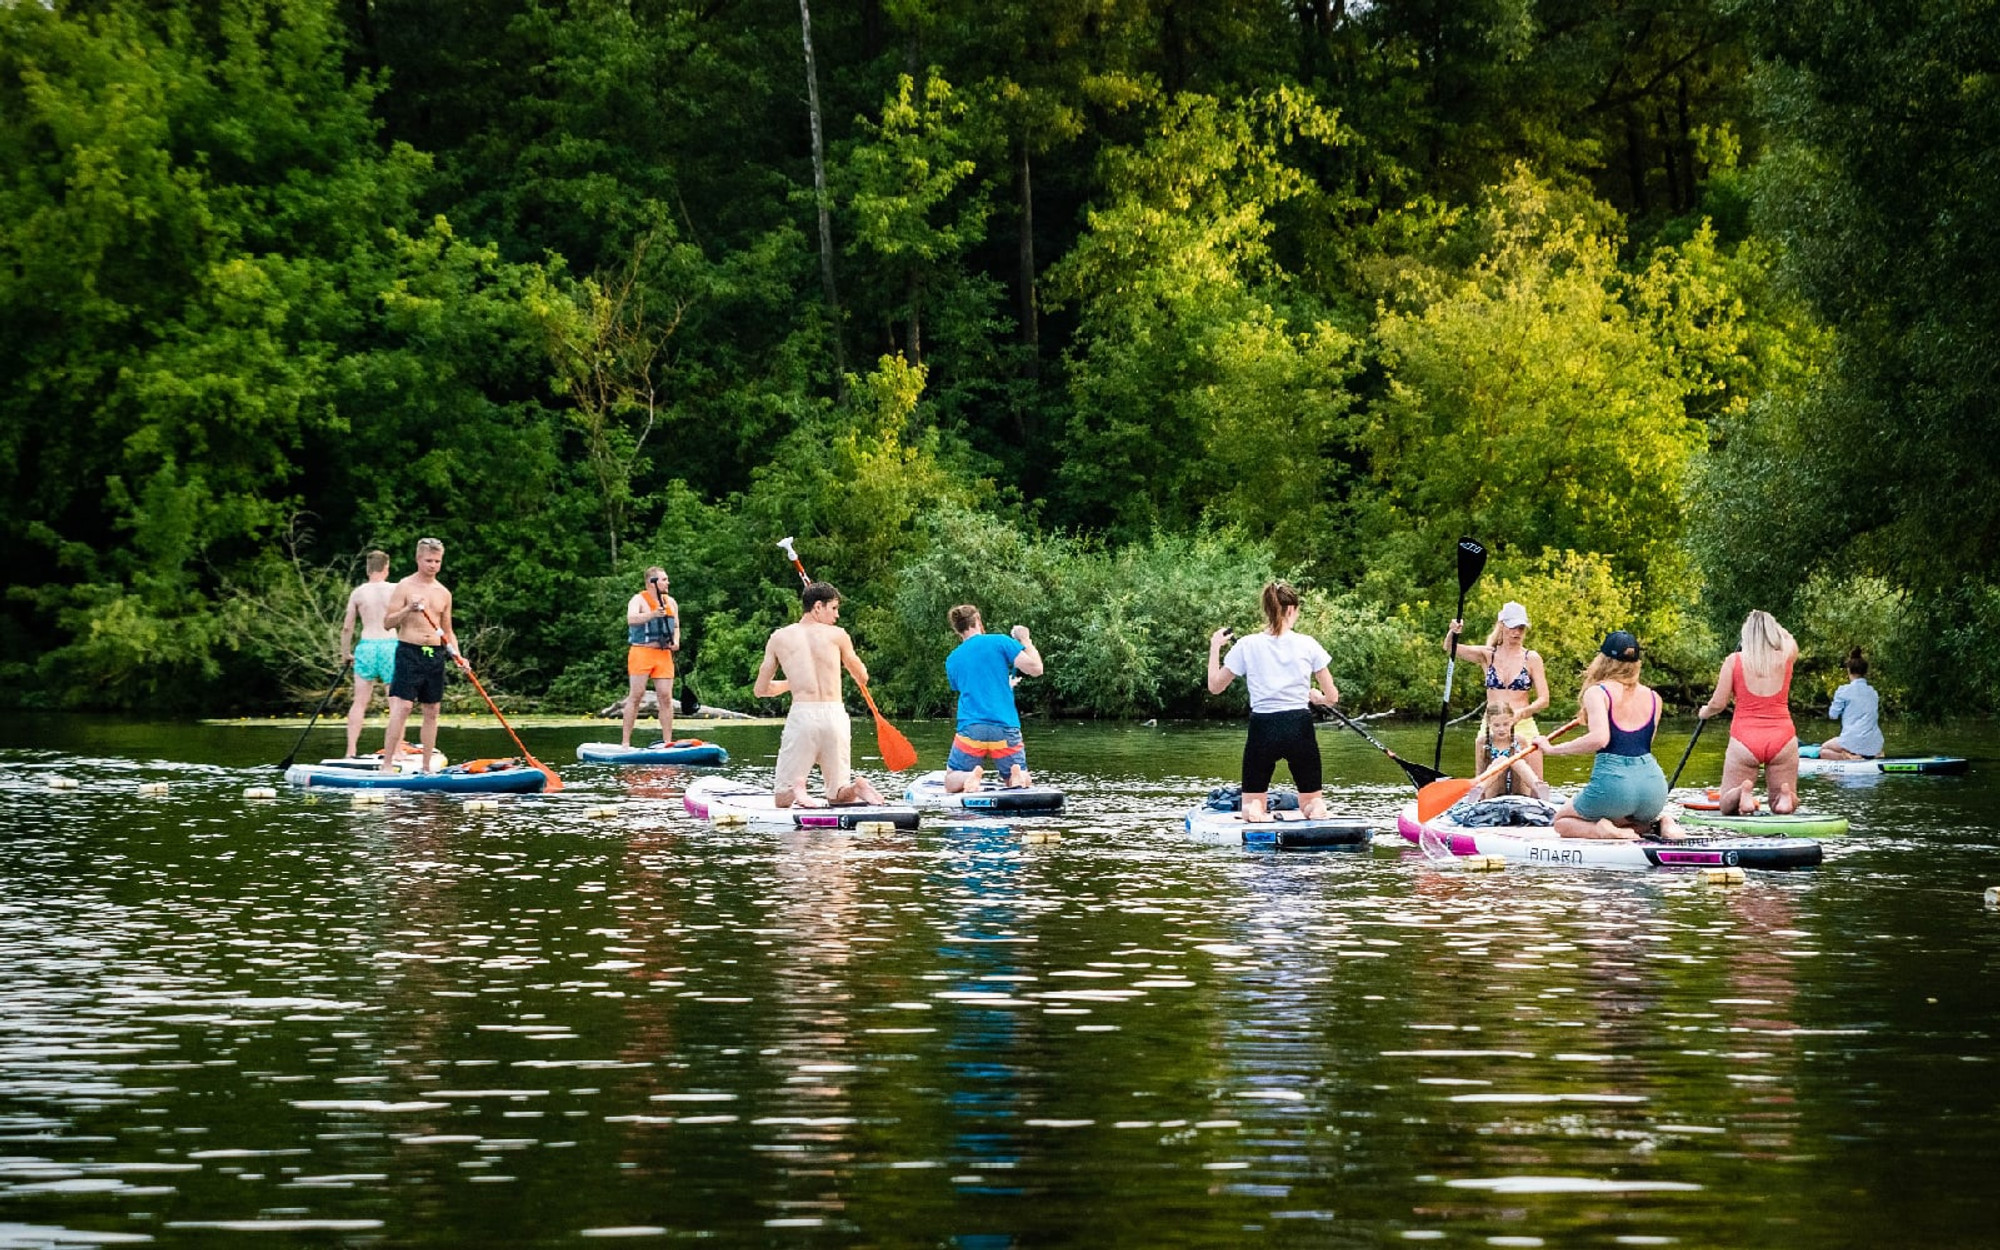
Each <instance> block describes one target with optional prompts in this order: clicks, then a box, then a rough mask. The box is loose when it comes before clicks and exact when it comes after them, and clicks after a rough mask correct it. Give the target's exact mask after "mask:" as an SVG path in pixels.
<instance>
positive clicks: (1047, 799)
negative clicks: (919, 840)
mask: <svg viewBox="0 0 2000 1250" xmlns="http://www.w3.org/2000/svg"><path fill="white" fill-rule="evenodd" d="M903 801H904V802H905V803H914V804H916V805H917V806H918V807H941V808H943V809H944V810H945V811H948V812H978V813H980V814H982V815H991V816H1053V815H1055V814H1057V813H1058V812H1060V811H1062V809H1063V792H1062V791H1061V790H1058V789H1056V788H1055V787H1054V786H1022V787H1020V788H1018V789H1013V790H1010V789H1007V788H1006V787H1004V786H1002V785H1000V784H999V783H998V782H995V781H988V782H986V783H985V784H984V785H982V786H980V787H979V789H977V790H970V791H966V790H961V791H959V792H958V793H957V794H947V793H946V792H945V788H944V773H943V772H942V771H938V772H931V773H925V774H924V775H923V776H921V777H918V778H917V779H916V780H915V781H912V782H911V783H910V784H909V785H908V787H906V788H905V789H904V790H903Z"/></svg>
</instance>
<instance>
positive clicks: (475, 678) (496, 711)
mask: <svg viewBox="0 0 2000 1250" xmlns="http://www.w3.org/2000/svg"><path fill="white" fill-rule="evenodd" d="M417 611H419V612H421V613H423V614H424V623H425V624H427V625H429V626H430V627H431V628H432V629H435V630H437V633H438V637H440V638H443V637H444V627H443V626H441V625H439V624H438V623H437V618H436V617H434V616H432V615H431V610H430V609H429V608H418V609H417ZM448 645H449V646H450V647H451V650H450V651H449V652H447V654H449V655H451V658H452V659H454V660H457V661H458V667H459V671H461V672H463V673H464V674H465V679H466V680H467V681H469V682H471V683H472V688H473V689H474V690H477V691H478V692H479V697H480V698H482V699H484V700H486V708H487V710H488V711H490V712H492V713H493V719H494V720H497V721H499V722H500V728H502V729H504V730H506V731H507V736H508V737H509V738H512V739H513V740H514V745H515V746H516V747H518V748H519V749H520V752H521V757H522V758H523V759H525V760H527V761H528V763H529V764H530V765H532V766H533V767H534V769H535V771H537V772H539V773H541V774H542V776H544V777H547V778H548V786H547V789H548V792H549V793H550V794H555V793H557V792H558V791H560V790H561V789H562V788H563V783H562V778H561V777H559V776H557V775H556V770H555V769H553V768H550V767H549V766H548V765H547V764H544V763H542V762H541V761H540V760H538V759H536V758H535V753H534V752H533V751H530V750H529V749H528V744H527V743H525V742H523V741H521V735H520V734H517V733H515V732H514V727H513V726H512V725H510V724H508V723H507V718H506V717H505V716H502V715H501V714H500V705H499V704H497V703H495V702H494V701H493V696H492V695H490V694H487V693H486V687H485V686H483V685H481V684H480V681H479V674H477V673H475V672H473V671H472V661H470V660H468V659H466V658H465V657H464V656H463V655H459V654H457V652H458V644H457V643H450V644H448Z"/></svg>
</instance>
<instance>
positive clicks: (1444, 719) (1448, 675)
mask: <svg viewBox="0 0 2000 1250" xmlns="http://www.w3.org/2000/svg"><path fill="white" fill-rule="evenodd" d="M1466 589H1467V588H1466V587H1465V586H1464V585H1460V586H1459V588H1458V611H1457V612H1456V613H1454V614H1453V615H1452V618H1451V619H1452V620H1454V621H1462V620H1464V619H1465V592H1466ZM1457 669H1458V631H1457V630H1453V631H1451V657H1450V658H1449V659H1447V660H1446V661H1445V662H1444V702H1443V703H1441V704H1439V705H1438V737H1437V746H1436V747H1435V748H1433V749H1432V751H1431V768H1432V770H1433V771H1436V772H1442V771H1443V770H1444V727H1445V726H1446V725H1447V724H1449V723H1450V722H1451V679H1452V675H1453V673H1455V672H1456V671H1457Z"/></svg>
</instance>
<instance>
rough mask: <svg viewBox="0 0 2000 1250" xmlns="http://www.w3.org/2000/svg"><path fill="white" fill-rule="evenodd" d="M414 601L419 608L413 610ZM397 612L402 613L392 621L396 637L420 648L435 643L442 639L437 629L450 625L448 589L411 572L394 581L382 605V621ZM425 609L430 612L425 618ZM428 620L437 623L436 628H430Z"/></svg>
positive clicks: (446, 627)
mask: <svg viewBox="0 0 2000 1250" xmlns="http://www.w3.org/2000/svg"><path fill="white" fill-rule="evenodd" d="M417 604H421V605H422V607H423V611H416V610H414V605H417ZM397 612H404V613H405V615H404V616H403V617H402V619H401V620H399V621H398V622H397V623H396V627H395V629H396V637H398V638H400V639H402V640H403V641H404V642H409V643H415V644H416V645H417V646H420V647H434V646H437V645H438V644H439V643H441V642H444V641H445V636H444V634H443V633H442V632H440V631H441V630H449V629H450V628H451V591H449V590H447V589H446V588H445V584H444V583H443V582H441V581H438V580H437V579H436V578H434V577H425V576H424V575H423V574H422V573H412V574H410V575H409V576H408V577H406V578H404V579H403V580H402V581H400V582H397V583H396V585H395V589H394V591H393V592H392V593H391V594H390V596H389V599H388V601H387V602H386V603H385V604H384V605H383V616H384V618H385V622H384V623H385V624H386V618H387V617H389V616H393V615H395V614H396V613H397ZM425 612H428V613H429V614H430V618H429V620H426V619H425V617H424V613H425ZM432 621H435V622H437V628H433V627H432V624H431V622H432Z"/></svg>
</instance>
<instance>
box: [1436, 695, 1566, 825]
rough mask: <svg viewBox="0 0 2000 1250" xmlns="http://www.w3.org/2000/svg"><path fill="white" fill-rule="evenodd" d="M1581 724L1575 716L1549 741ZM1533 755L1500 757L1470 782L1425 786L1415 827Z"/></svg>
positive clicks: (1529, 751)
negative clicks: (1476, 787)
mask: <svg viewBox="0 0 2000 1250" xmlns="http://www.w3.org/2000/svg"><path fill="white" fill-rule="evenodd" d="M1582 723H1583V717H1581V716H1578V717H1576V718H1575V719H1573V720H1571V721H1570V722H1569V723H1568V724H1567V725H1564V726H1563V727H1562V728H1560V729H1558V730H1556V731H1555V732H1554V733H1552V734H1550V735H1548V736H1549V738H1550V739H1551V740H1553V739H1556V738H1560V737H1562V736H1563V735H1564V734H1566V733H1568V732H1569V731H1570V730H1572V729H1575V728H1576V727H1577V726H1578V725H1581V724H1582ZM1534 753H1535V748H1534V747H1533V746H1529V747H1528V748H1527V749H1525V750H1523V751H1522V752H1521V753H1520V754H1518V755H1503V756H1501V757H1500V758H1499V759H1497V760H1494V761H1493V762H1492V763H1491V764H1489V765H1487V767H1486V769H1485V771H1483V772H1481V773H1480V774H1479V775H1478V776H1477V777H1474V778H1473V779H1472V780H1471V781H1460V780H1458V779H1457V778H1455V777H1446V778H1445V779H1443V780H1442V781H1433V782H1431V783H1430V784H1429V785H1427V786H1424V787H1423V788H1421V789H1419V790H1418V791H1417V823H1418V824H1420V825H1427V824H1429V823H1430V822H1431V821H1433V820H1435V819H1436V818H1437V817H1438V816H1439V815H1441V814H1443V813H1444V812H1446V811H1448V810H1450V808H1451V806H1452V805H1453V804H1454V803H1457V802H1458V801H1459V800H1460V799H1462V798H1464V797H1465V796H1466V795H1467V794H1469V793H1471V791H1472V788H1473V787H1474V786H1483V785H1485V784H1486V783H1487V782H1489V781H1491V780H1493V779H1494V778H1495V777H1498V776H1499V775H1500V774H1501V773H1503V772H1506V771H1507V769H1508V768H1510V767H1512V766H1513V765H1514V764H1516V763H1518V762H1520V761H1521V760H1524V759H1527V758H1528V757H1529V756H1530V755H1533V754H1534Z"/></svg>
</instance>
